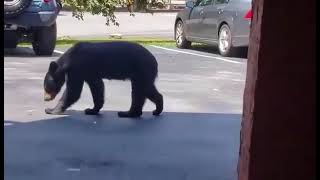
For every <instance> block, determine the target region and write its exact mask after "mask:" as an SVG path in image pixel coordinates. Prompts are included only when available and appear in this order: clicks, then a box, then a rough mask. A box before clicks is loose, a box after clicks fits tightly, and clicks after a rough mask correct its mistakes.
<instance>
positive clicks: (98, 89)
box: [84, 78, 104, 115]
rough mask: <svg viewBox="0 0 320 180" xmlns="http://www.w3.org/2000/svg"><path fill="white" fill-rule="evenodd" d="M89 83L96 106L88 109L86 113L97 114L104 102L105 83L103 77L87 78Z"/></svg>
mask: <svg viewBox="0 0 320 180" xmlns="http://www.w3.org/2000/svg"><path fill="white" fill-rule="evenodd" d="M87 83H88V85H89V88H90V91H91V94H92V98H93V103H94V107H93V108H92V109H91V108H88V109H86V110H85V111H84V113H85V114H87V115H97V114H99V111H100V109H101V108H102V107H103V104H104V83H103V80H102V79H101V78H99V79H91V80H87Z"/></svg>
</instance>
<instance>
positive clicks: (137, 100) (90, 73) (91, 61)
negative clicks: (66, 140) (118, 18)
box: [44, 41, 163, 117]
mask: <svg viewBox="0 0 320 180" xmlns="http://www.w3.org/2000/svg"><path fill="white" fill-rule="evenodd" d="M157 74H158V63H157V61H156V58H155V57H154V56H153V55H152V54H151V53H150V52H149V51H148V50H147V49H146V48H144V47H143V46H141V45H139V44H136V43H131V42H121V41H115V42H101V43H89V42H80V43H77V44H75V45H74V46H73V47H72V48H70V49H69V50H68V51H66V52H65V53H64V54H63V55H62V56H61V57H60V58H59V59H58V60H57V61H52V62H51V63H50V66H49V70H48V72H47V73H46V76H45V79H44V90H45V97H44V100H45V101H50V100H53V99H54V98H55V96H56V95H57V94H58V93H59V91H60V90H61V87H62V86H63V84H64V83H65V81H66V89H65V91H64V93H63V95H62V97H61V99H60V100H59V103H58V104H57V105H56V107H55V108H53V109H49V108H48V109H45V112H46V113H47V114H62V113H63V112H64V111H65V110H66V109H67V108H68V107H70V106H71V105H72V104H74V103H75V102H76V101H77V100H78V99H79V98H80V94H81V91H82V87H83V84H84V82H86V83H88V85H89V88H90V91H91V94H92V97H93V102H94V107H93V108H92V109H90V108H88V109H86V110H85V114H88V115H95V114H98V113H99V111H100V109H101V108H102V106H103V104H104V83H103V81H102V79H103V78H106V79H116V80H130V81H131V87H132V92H131V107H130V109H129V111H121V112H118V116H119V117H139V116H141V115H142V108H143V105H144V103H145V100H146V98H148V99H150V100H151V101H152V102H153V103H155V105H156V109H155V110H154V111H153V115H160V113H161V112H162V110H163V97H162V95H161V94H160V93H159V92H158V90H157V89H156V87H155V84H154V83H155V79H156V77H157Z"/></svg>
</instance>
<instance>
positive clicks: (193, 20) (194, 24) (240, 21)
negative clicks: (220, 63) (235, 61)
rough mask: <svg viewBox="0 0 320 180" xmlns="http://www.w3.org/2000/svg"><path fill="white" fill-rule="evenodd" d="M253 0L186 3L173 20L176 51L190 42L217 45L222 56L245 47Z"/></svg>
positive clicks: (200, 0) (211, 0) (205, 0)
mask: <svg viewBox="0 0 320 180" xmlns="http://www.w3.org/2000/svg"><path fill="white" fill-rule="evenodd" d="M251 1H252V0H197V1H196V2H195V1H192V0H191V1H190V0H188V1H187V2H186V8H185V9H184V10H181V11H180V12H179V13H178V14H177V17H176V21H175V25H174V27H175V32H174V38H175V40H176V45H177V47H178V48H189V47H190V46H191V42H199V43H205V44H210V45H218V49H219V52H220V54H221V55H222V56H231V55H233V53H234V52H235V50H236V48H237V47H247V46H248V43H249V34H250V23H251V19H252V10H251Z"/></svg>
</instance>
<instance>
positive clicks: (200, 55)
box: [150, 45, 243, 64]
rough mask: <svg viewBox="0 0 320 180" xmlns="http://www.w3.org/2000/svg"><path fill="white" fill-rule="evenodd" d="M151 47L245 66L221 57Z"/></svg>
mask: <svg viewBox="0 0 320 180" xmlns="http://www.w3.org/2000/svg"><path fill="white" fill-rule="evenodd" d="M150 46H152V47H154V48H158V49H163V50H167V51H173V52H178V53H183V54H189V55H194V56H199V57H205V58H210V59H217V60H221V61H225V62H229V63H234V64H243V62H238V61H232V60H229V59H226V58H221V57H215V56H207V55H203V54H197V53H192V52H186V51H180V50H176V49H170V48H165V47H161V46H156V45H150Z"/></svg>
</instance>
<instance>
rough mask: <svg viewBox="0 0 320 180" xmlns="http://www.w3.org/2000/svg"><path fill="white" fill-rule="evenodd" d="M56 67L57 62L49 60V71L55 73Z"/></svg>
mask: <svg viewBox="0 0 320 180" xmlns="http://www.w3.org/2000/svg"><path fill="white" fill-rule="evenodd" d="M57 69H58V64H57V63H56V62H54V61H51V63H50V66H49V72H50V73H52V74H53V73H55V72H56V71H57Z"/></svg>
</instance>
